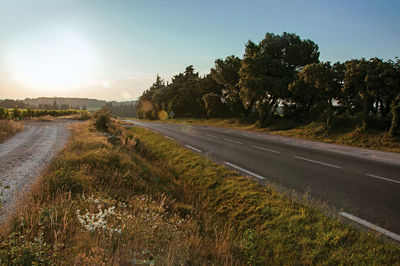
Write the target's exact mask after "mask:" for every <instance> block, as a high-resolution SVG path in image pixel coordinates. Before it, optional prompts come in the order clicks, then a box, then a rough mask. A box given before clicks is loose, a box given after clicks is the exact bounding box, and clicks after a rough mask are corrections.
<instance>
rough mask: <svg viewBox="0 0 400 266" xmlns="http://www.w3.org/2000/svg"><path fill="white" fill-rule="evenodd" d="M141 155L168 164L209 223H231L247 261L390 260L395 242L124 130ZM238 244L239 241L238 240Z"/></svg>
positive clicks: (396, 253) (170, 144) (169, 144)
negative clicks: (134, 140)
mask: <svg viewBox="0 0 400 266" xmlns="http://www.w3.org/2000/svg"><path fill="white" fill-rule="evenodd" d="M130 130H131V132H132V133H133V134H135V136H137V137H138V139H139V141H140V143H141V144H142V147H144V148H142V154H144V156H145V157H146V158H147V159H148V160H151V161H153V163H156V164H158V165H160V166H161V165H162V166H163V167H164V168H165V169H168V171H169V172H171V173H172V174H173V175H174V176H175V177H176V180H177V182H178V184H179V186H180V187H182V198H184V199H185V201H186V202H187V203H188V204H191V205H193V206H194V207H195V209H196V211H197V212H198V213H199V214H200V215H201V217H204V219H207V220H208V221H209V222H210V223H214V224H215V226H220V227H224V226H230V227H231V228H234V231H235V232H236V235H238V236H240V237H239V239H241V241H239V242H236V245H238V246H240V245H245V246H246V249H245V251H244V253H242V259H244V260H245V261H246V262H247V263H250V264H262V263H265V262H268V263H270V264H296V263H300V264H391V263H394V262H396V261H398V260H399V259H400V247H399V245H398V243H392V242H384V241H383V240H381V239H379V238H377V237H376V236H374V235H371V234H370V233H366V232H361V231H358V230H357V229H355V228H353V227H352V226H349V225H344V224H343V223H341V222H340V221H339V220H336V219H333V218H330V217H327V216H326V215H324V214H323V212H322V211H320V210H318V209H315V208H312V207H310V206H308V205H306V204H304V203H301V202H298V201H296V200H295V199H294V198H292V197H289V196H285V195H282V194H279V193H277V192H275V191H274V190H273V189H271V188H269V187H263V186H261V185H259V184H258V183H256V182H254V181H252V180H250V179H248V178H244V177H240V176H239V175H238V174H236V173H234V172H232V171H230V170H228V169H226V168H224V167H222V166H218V165H216V164H215V163H214V162H211V161H210V160H208V159H206V158H204V157H201V156H199V155H197V154H195V153H193V152H191V151H189V150H187V149H184V148H183V147H181V146H179V145H178V144H177V143H175V142H174V141H171V140H168V139H165V138H164V137H163V136H161V135H158V134H156V133H153V132H151V131H149V130H146V129H143V128H137V127H133V128H131V129H130ZM239 243H240V244H239Z"/></svg>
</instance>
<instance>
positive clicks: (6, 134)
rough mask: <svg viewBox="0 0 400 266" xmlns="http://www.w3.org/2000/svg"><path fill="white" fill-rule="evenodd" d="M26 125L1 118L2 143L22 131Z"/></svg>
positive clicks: (0, 137)
mask: <svg viewBox="0 0 400 266" xmlns="http://www.w3.org/2000/svg"><path fill="white" fill-rule="evenodd" d="M23 129H24V126H23V125H22V124H21V123H19V122H15V121H11V120H0V143H2V142H3V141H5V140H6V139H8V138H10V137H12V136H13V135H15V134H17V133H18V132H20V131H22V130H23Z"/></svg>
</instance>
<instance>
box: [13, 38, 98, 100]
mask: <svg viewBox="0 0 400 266" xmlns="http://www.w3.org/2000/svg"><path fill="white" fill-rule="evenodd" d="M32 39H33V40H32ZM7 65H8V67H9V69H10V72H11V75H12V78H13V79H14V80H15V81H16V82H18V83H20V84H21V85H23V86H25V87H28V88H31V89H35V90H40V91H52V92H58V91H62V90H72V89H76V88H78V87H80V86H81V85H82V83H84V82H85V81H89V80H90V79H91V76H92V74H93V69H94V67H95V58H94V55H93V49H92V48H91V47H90V46H89V44H88V42H87V41H85V39H84V38H82V37H81V36H80V35H78V34H76V33H73V32H56V33H52V34H46V35H39V36H33V37H30V39H29V40H26V41H25V42H24V41H20V43H17V44H14V45H13V46H12V48H11V49H10V50H9V51H8V53H7Z"/></svg>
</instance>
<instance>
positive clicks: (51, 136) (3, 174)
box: [0, 120, 73, 222]
mask: <svg viewBox="0 0 400 266" xmlns="http://www.w3.org/2000/svg"><path fill="white" fill-rule="evenodd" d="M71 123H73V121H68V120H65V121H57V122H33V123H27V124H26V128H25V130H24V131H22V132H20V133H18V134H17V135H15V136H14V137H12V138H10V139H8V140H7V141H5V142H4V143H2V144H0V181H1V182H2V183H3V185H8V186H10V188H9V189H6V190H5V191H4V195H3V197H1V198H2V200H5V201H6V202H5V204H4V206H3V210H2V212H1V213H0V222H2V221H4V220H5V219H6V218H7V217H8V216H9V215H10V214H11V213H12V210H13V208H14V207H15V203H16V201H17V200H18V198H19V196H20V194H21V193H23V192H24V191H25V190H26V189H27V188H28V187H29V185H30V184H31V183H32V182H34V181H35V179H36V177H37V176H38V175H39V173H40V172H41V171H42V170H43V168H44V167H45V166H46V164H47V163H48V162H49V161H50V160H51V159H52V158H53V156H54V155H55V154H57V152H58V151H59V150H60V149H61V148H62V147H63V146H64V145H65V143H66V141H67V140H68V137H69V131H68V129H67V128H66V126H67V125H68V124H71Z"/></svg>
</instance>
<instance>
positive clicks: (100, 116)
mask: <svg viewBox="0 0 400 266" xmlns="http://www.w3.org/2000/svg"><path fill="white" fill-rule="evenodd" d="M111 118H112V116H111V112H110V110H109V109H108V108H106V107H103V108H101V109H100V110H99V111H96V112H95V113H94V114H93V123H94V126H95V127H96V129H97V130H100V131H103V132H107V131H108V128H109V125H110V122H111Z"/></svg>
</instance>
